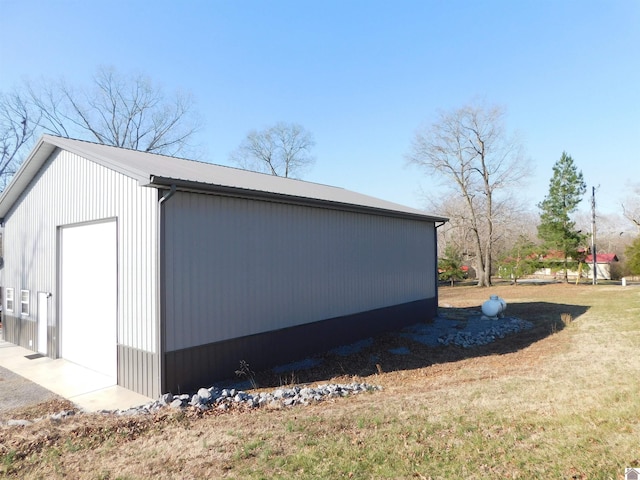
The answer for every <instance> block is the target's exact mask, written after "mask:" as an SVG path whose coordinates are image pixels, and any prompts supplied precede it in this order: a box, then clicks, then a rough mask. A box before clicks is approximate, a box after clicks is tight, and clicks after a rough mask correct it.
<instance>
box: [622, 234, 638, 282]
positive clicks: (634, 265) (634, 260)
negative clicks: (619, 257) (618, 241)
mask: <svg viewBox="0 0 640 480" xmlns="http://www.w3.org/2000/svg"><path fill="white" fill-rule="evenodd" d="M624 253H626V254H627V268H628V269H629V272H630V273H631V274H632V275H640V237H637V238H636V239H635V240H634V241H633V243H632V244H631V245H629V246H628V247H627V249H626V250H625V252H624Z"/></svg>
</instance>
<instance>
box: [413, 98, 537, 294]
mask: <svg viewBox="0 0 640 480" xmlns="http://www.w3.org/2000/svg"><path fill="white" fill-rule="evenodd" d="M504 116H505V111H504V110H503V109H502V108H501V107H496V106H493V107H486V106H484V105H481V104H470V105H467V106H464V107H462V108H459V109H456V110H452V111H449V112H443V113H440V114H439V117H438V119H437V120H436V121H435V122H434V123H433V124H432V125H431V126H430V127H429V128H426V129H425V130H423V131H419V132H417V133H416V135H415V138H414V140H413V143H412V146H411V151H410V153H409V154H408V155H407V160H408V162H409V164H412V165H416V166H418V167H420V168H422V169H424V170H425V171H426V172H427V173H428V174H436V175H439V176H440V178H441V179H442V182H443V184H444V185H445V186H446V187H447V188H448V189H449V190H450V191H451V192H452V193H453V194H458V195H461V199H462V203H463V206H464V207H463V208H464V209H463V212H464V220H465V224H466V228H468V230H469V232H470V235H471V238H472V242H473V250H474V255H473V261H474V267H475V270H476V275H477V279H478V286H489V285H491V266H492V263H493V248H494V244H495V242H496V239H497V230H496V228H495V227H496V224H497V223H498V222H499V220H500V213H501V211H502V210H504V209H506V208H508V203H507V202H506V197H505V196H501V194H502V192H509V191H510V190H511V189H512V188H514V187H515V186H516V184H517V183H518V182H520V181H521V180H522V179H523V178H524V177H525V176H526V174H527V172H528V163H527V162H526V161H525V157H524V153H523V148H522V145H521V143H520V141H519V140H518V139H517V137H515V136H508V135H507V133H506V131H505V128H504Z"/></svg>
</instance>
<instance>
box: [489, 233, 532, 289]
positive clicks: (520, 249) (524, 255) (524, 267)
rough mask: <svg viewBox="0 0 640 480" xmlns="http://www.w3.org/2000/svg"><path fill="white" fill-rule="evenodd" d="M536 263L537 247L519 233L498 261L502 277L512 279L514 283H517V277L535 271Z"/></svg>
mask: <svg viewBox="0 0 640 480" xmlns="http://www.w3.org/2000/svg"><path fill="white" fill-rule="evenodd" d="M538 264H539V261H538V252H537V247H536V245H535V244H534V243H533V242H532V241H531V240H529V237H527V236H526V235H520V236H519V237H518V240H516V242H515V243H514V245H513V246H512V247H511V249H510V250H509V251H508V252H506V253H505V254H504V255H503V257H502V259H501V260H500V262H499V263H498V265H499V271H500V273H501V276H502V278H504V277H505V276H506V277H507V278H510V279H512V280H513V283H514V285H517V284H518V279H519V278H522V277H524V276H525V275H530V274H532V273H533V272H535V271H536V270H537V269H538V266H539V265H538Z"/></svg>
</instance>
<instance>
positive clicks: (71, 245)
mask: <svg viewBox="0 0 640 480" xmlns="http://www.w3.org/2000/svg"><path fill="white" fill-rule="evenodd" d="M60 241H61V256H60V262H61V263H60V267H61V274H60V282H61V285H60V287H61V293H60V302H61V306H60V328H61V354H62V357H63V358H65V359H67V360H70V361H72V362H74V363H77V364H79V365H82V366H85V367H87V368H90V369H91V370H95V371H97V372H100V373H103V374H105V375H108V376H111V377H114V379H115V377H116V376H117V348H116V341H117V306H118V290H117V281H118V277H117V274H118V256H117V228H116V222H115V220H113V221H108V222H101V223H94V224H90V225H80V226H69V227H63V228H62V229H61V235H60ZM114 383H115V382H114Z"/></svg>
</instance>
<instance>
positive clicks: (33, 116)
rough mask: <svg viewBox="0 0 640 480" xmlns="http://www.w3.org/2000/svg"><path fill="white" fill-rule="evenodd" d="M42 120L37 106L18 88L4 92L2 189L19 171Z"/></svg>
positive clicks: (0, 104)
mask: <svg viewBox="0 0 640 480" xmlns="http://www.w3.org/2000/svg"><path fill="white" fill-rule="evenodd" d="M39 120H40V115H39V112H38V110H37V109H33V108H32V106H31V105H30V104H29V103H28V102H27V95H26V94H25V93H24V92H20V91H18V90H14V91H11V92H9V93H6V94H5V93H2V92H0V153H1V156H0V190H3V189H4V187H5V186H6V184H7V183H8V181H9V180H10V179H11V177H12V176H13V175H14V174H15V172H16V171H17V170H18V168H19V166H20V163H22V160H23V157H24V156H25V155H26V153H25V152H26V147H29V146H30V144H31V142H32V140H33V139H34V137H35V131H36V127H37V125H38V122H39Z"/></svg>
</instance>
